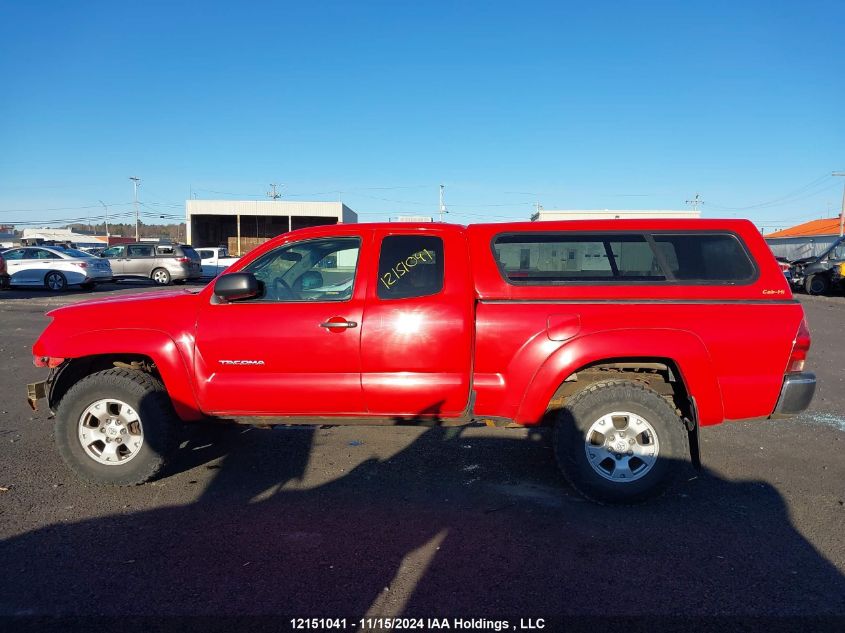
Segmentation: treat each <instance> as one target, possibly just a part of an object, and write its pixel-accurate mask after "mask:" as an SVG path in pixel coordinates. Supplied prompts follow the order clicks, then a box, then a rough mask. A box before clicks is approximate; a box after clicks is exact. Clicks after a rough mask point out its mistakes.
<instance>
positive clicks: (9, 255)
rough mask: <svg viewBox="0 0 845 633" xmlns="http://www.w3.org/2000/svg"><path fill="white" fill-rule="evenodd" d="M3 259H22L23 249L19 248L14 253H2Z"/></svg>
mask: <svg viewBox="0 0 845 633" xmlns="http://www.w3.org/2000/svg"><path fill="white" fill-rule="evenodd" d="M3 258H4V259H5V260H6V261H15V260H18V259H23V249H20V248H19V249H17V250H14V251H6V252H5V253H3Z"/></svg>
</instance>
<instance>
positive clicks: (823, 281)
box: [804, 275, 830, 295]
mask: <svg viewBox="0 0 845 633" xmlns="http://www.w3.org/2000/svg"><path fill="white" fill-rule="evenodd" d="M829 288H830V280H829V279H828V278H827V277H826V276H825V275H810V276H808V277H807V278H806V279H805V280H804V290H806V291H807V294H808V295H823V294H827V291H828V289H829Z"/></svg>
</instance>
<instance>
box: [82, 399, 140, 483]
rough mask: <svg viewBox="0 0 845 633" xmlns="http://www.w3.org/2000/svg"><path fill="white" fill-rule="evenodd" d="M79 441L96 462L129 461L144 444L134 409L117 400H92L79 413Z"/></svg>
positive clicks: (113, 462) (115, 464)
mask: <svg viewBox="0 0 845 633" xmlns="http://www.w3.org/2000/svg"><path fill="white" fill-rule="evenodd" d="M78 436H79V443H80V444H81V445H82V450H84V451H85V454H86V455H88V457H90V458H91V459H93V460H94V461H95V462H97V463H98V464H105V465H106V466H119V465H122V464H125V463H126V462H128V461H131V460H132V459H133V458H134V457H135V456H136V455H137V454H138V453H139V452H140V450H141V447H142V446H143V445H144V430H143V428H142V427H141V418H140V417H139V416H138V412H137V411H135V410H134V409H133V408H132V407H130V406H129V405H128V404H126V403H125V402H123V401H121V400H116V399H115V398H105V399H103V400H97V401H96V402H93V403H92V404H91V405H90V406H89V407H88V408H87V409H85V411H84V412H83V413H82V415H81V416H80V417H79V424H78Z"/></svg>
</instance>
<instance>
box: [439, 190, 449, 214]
mask: <svg viewBox="0 0 845 633" xmlns="http://www.w3.org/2000/svg"><path fill="white" fill-rule="evenodd" d="M444 189H445V187H444V186H443V185H440V222H441V223H442V222H443V214H444V213H449V211H447V210H446V204H445V203H444V202H443V190H444Z"/></svg>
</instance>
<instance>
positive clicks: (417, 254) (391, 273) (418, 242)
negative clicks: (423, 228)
mask: <svg viewBox="0 0 845 633" xmlns="http://www.w3.org/2000/svg"><path fill="white" fill-rule="evenodd" d="M442 289H443V240H441V239H440V238H439V237H433V236H429V235H390V236H388V237H385V238H384V240H383V241H382V243H381V254H380V255H379V261H378V297H379V298H380V299H407V298H410V297H425V296H427V295H433V294H436V293H438V292H440V291H441V290H442Z"/></svg>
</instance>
